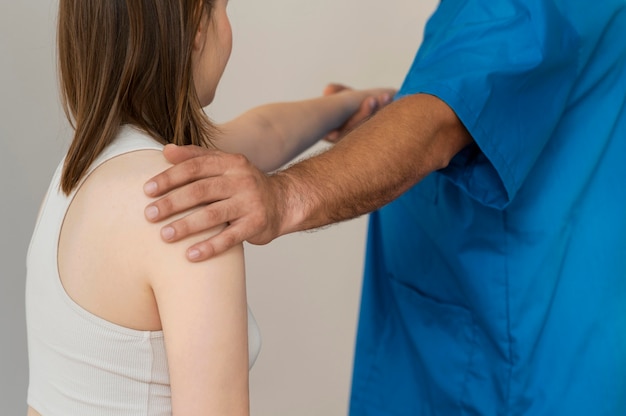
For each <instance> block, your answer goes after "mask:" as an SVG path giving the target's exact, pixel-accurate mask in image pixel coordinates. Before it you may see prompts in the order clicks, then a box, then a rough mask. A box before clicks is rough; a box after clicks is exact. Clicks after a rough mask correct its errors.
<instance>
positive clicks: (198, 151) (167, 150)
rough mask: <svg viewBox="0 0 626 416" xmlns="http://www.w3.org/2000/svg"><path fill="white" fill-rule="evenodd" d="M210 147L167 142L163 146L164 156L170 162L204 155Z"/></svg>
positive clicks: (174, 162) (178, 161) (175, 162)
mask: <svg viewBox="0 0 626 416" xmlns="http://www.w3.org/2000/svg"><path fill="white" fill-rule="evenodd" d="M207 151H209V149H207V148H205V147H200V146H194V145H189V146H177V145H175V144H172V143H170V144H167V145H165V147H164V148H163V156H164V157H165V159H167V160H168V161H169V162H170V163H173V164H177V163H180V162H183V161H185V160H187V159H191V158H193V157H198V156H202V155H203V154H205V153H207Z"/></svg>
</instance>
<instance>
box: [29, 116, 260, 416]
mask: <svg viewBox="0 0 626 416" xmlns="http://www.w3.org/2000/svg"><path fill="white" fill-rule="evenodd" d="M144 149H156V150H162V149H163V146H162V145H161V144H159V143H157V142H156V141H154V140H153V139H151V138H150V137H149V136H147V135H145V134H143V133H140V132H138V131H137V130H135V129H133V128H131V127H124V128H122V129H121V132H120V134H119V136H118V137H117V138H116V140H115V141H114V142H113V143H112V144H111V145H110V146H109V147H107V149H105V151H104V152H103V153H102V154H101V155H100V156H99V157H98V158H97V160H96V161H95V162H94V163H93V165H92V166H91V168H90V169H89V172H91V171H93V170H94V169H95V168H97V167H98V166H99V165H101V164H102V163H104V162H105V161H107V160H109V159H111V158H113V157H115V156H118V155H121V154H124V153H128V152H132V151H136V150H144ZM62 166H63V162H61V163H60V164H59V167H58V168H57V170H56V172H55V174H54V177H53V179H52V182H51V184H50V187H49V189H48V193H47V195H46V198H45V200H44V203H43V206H42V209H41V212H40V214H39V218H38V220H37V224H36V226H35V231H34V233H33V236H32V239H31V243H30V247H29V250H28V256H27V279H26V320H27V332H28V358H29V374H30V378H29V386H28V404H29V405H30V406H31V407H33V408H34V409H35V410H37V411H38V412H39V413H41V414H42V415H43V416H69V415H80V416H91V415H94V416H95V415H98V416H100V415H101V416H108V415H111V416H113V415H115V416H119V415H124V416H130V415H142V416H151V415H171V412H172V406H171V394H170V383H169V374H168V368H167V359H166V353H165V345H164V342H163V333H162V331H138V330H134V329H129V328H125V327H122V326H119V325H116V324H113V323H111V322H109V321H106V320H104V319H102V318H100V317H98V316H95V315H93V314H92V313H90V312H88V311H87V310H85V309H83V308H82V307H81V306H79V305H78V304H77V303H76V302H74V301H73V300H72V299H71V298H70V297H69V295H68V294H67V293H66V292H65V290H64V288H63V285H62V284H61V280H60V277H59V274H58V267H57V250H58V240H59V235H60V231H61V226H62V224H63V219H64V217H65V213H66V212H67V210H68V208H69V206H70V203H71V202H72V199H73V197H74V195H75V193H76V190H75V191H73V192H72V193H71V194H70V195H69V196H66V195H65V194H63V192H61V191H60V190H59V189H60V188H59V183H60V178H61V171H62ZM77 189H78V187H77ZM248 322H249V323H248V338H249V344H250V345H249V351H250V353H249V354H250V357H249V358H250V367H251V366H252V364H253V363H254V361H255V360H256V357H257V355H258V353H259V350H260V346H261V340H260V332H259V329H258V326H257V324H256V321H255V320H254V317H253V316H252V314H251V313H250V310H249V309H248Z"/></svg>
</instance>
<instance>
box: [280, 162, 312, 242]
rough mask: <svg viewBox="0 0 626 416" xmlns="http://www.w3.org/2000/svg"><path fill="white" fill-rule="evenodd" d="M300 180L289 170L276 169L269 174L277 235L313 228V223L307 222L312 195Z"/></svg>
mask: <svg viewBox="0 0 626 416" xmlns="http://www.w3.org/2000/svg"><path fill="white" fill-rule="evenodd" d="M301 182H302V181H300V180H298V178H297V177H296V176H295V175H294V174H293V173H292V172H290V171H289V170H282V171H278V172H276V173H274V174H273V175H271V176H270V183H271V186H272V188H273V193H274V195H276V198H275V200H276V215H277V220H276V222H277V230H276V232H277V237H278V236H281V235H285V234H290V233H293V232H297V231H304V230H307V229H311V228H315V225H312V224H308V218H309V217H310V212H311V207H312V206H313V200H312V196H313V195H312V194H311V193H310V192H306V191H304V189H303V185H302V183H301Z"/></svg>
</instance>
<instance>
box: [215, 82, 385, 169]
mask: <svg viewBox="0 0 626 416" xmlns="http://www.w3.org/2000/svg"><path fill="white" fill-rule="evenodd" d="M394 93H395V91H394V90H392V89H383V88H379V89H370V90H350V89H347V88H346V89H344V90H342V91H340V92H337V93H334V94H333V93H330V94H328V95H326V96H324V97H318V98H313V99H308V100H302V101H294V102H283V103H272V104H266V105H262V106H259V107H255V108H253V109H251V110H249V111H247V112H245V113H243V114H242V115H240V116H239V117H237V118H235V119H234V120H232V121H229V122H227V123H224V124H222V125H220V126H219V127H220V130H221V131H222V132H223V135H222V136H220V137H219V138H218V140H217V143H216V144H217V146H218V147H219V148H220V150H223V151H226V152H229V153H241V154H244V155H246V157H247V158H248V159H249V160H250V161H251V162H252V163H253V164H255V165H256V166H257V167H259V169H261V170H262V171H265V172H269V171H273V170H275V169H278V168H279V167H281V166H282V165H284V164H285V163H287V162H288V161H289V160H291V159H293V158H294V157H295V156H297V155H298V154H300V153H302V152H303V151H304V150H306V149H308V148H309V147H311V146H312V145H313V144H315V143H316V142H317V141H319V140H320V139H321V138H322V137H324V136H325V135H327V134H328V133H329V132H331V131H333V130H336V129H338V128H339V127H341V126H342V125H343V124H344V123H345V122H346V120H348V119H350V117H351V116H352V115H354V114H355V113H358V114H359V115H360V117H361V118H365V116H369V115H370V114H371V113H372V112H373V111H374V110H375V109H377V108H378V107H381V106H383V105H385V104H387V103H388V102H389V101H390V100H391V97H392V96H393V94H394ZM364 104H365V105H364Z"/></svg>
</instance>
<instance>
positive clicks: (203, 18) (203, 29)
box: [193, 2, 211, 51]
mask: <svg viewBox="0 0 626 416" xmlns="http://www.w3.org/2000/svg"><path fill="white" fill-rule="evenodd" d="M200 5H201V7H200V8H199V10H198V13H200V23H199V24H198V30H197V31H196V36H195V37H194V40H193V48H194V50H198V51H201V50H202V49H204V43H205V41H206V36H207V32H208V31H209V24H210V23H211V22H210V19H209V16H208V15H207V12H206V10H205V8H204V5H203V4H202V2H200Z"/></svg>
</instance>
